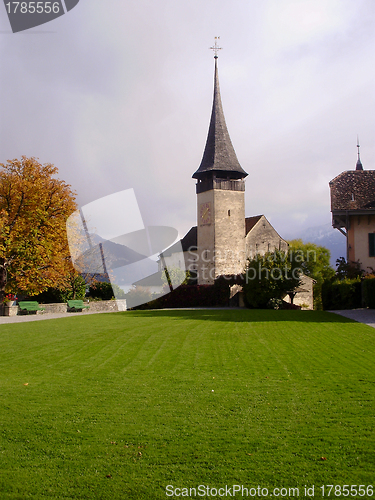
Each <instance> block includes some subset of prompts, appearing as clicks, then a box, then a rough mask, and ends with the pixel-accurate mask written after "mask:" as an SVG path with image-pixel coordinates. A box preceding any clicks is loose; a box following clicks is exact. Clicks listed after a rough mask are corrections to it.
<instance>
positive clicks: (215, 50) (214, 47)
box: [210, 36, 222, 59]
mask: <svg viewBox="0 0 375 500" xmlns="http://www.w3.org/2000/svg"><path fill="white" fill-rule="evenodd" d="M218 40H220V37H219V36H215V45H214V46H213V47H210V50H213V51H214V53H215V55H214V58H215V59H217V58H218V57H219V56H218V55H217V54H218V52H219V50H222V47H219V46H218V44H217V42H218Z"/></svg>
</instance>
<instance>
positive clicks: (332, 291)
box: [322, 278, 362, 310]
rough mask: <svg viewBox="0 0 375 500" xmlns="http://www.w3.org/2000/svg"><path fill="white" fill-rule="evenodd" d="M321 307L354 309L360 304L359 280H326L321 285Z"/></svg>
mask: <svg viewBox="0 0 375 500" xmlns="http://www.w3.org/2000/svg"><path fill="white" fill-rule="evenodd" d="M322 302H323V308H324V309H325V310H327V309H356V308H358V307H361V306H362V294H361V281H360V279H359V278H356V279H344V280H341V281H335V282H333V283H332V282H329V281H326V282H325V283H323V286H322Z"/></svg>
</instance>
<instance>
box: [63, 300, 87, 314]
mask: <svg viewBox="0 0 375 500" xmlns="http://www.w3.org/2000/svg"><path fill="white" fill-rule="evenodd" d="M68 309H69V310H70V311H72V312H77V311H82V309H90V306H85V305H84V303H83V300H68Z"/></svg>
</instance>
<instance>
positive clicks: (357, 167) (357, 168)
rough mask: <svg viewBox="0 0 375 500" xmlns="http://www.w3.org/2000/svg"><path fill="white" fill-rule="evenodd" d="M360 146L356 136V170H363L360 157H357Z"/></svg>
mask: <svg viewBox="0 0 375 500" xmlns="http://www.w3.org/2000/svg"><path fill="white" fill-rule="evenodd" d="M360 147H361V146H360V145H359V137H358V135H357V148H358V160H357V165H356V167H355V169H356V170H363V166H362V162H361V158H360V155H359V148H360Z"/></svg>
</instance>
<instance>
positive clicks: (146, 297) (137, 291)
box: [125, 286, 152, 309]
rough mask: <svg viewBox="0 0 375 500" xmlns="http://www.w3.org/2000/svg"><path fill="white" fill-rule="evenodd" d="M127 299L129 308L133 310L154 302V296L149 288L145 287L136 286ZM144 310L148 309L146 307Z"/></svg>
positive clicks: (127, 295) (128, 293) (126, 296)
mask: <svg viewBox="0 0 375 500" xmlns="http://www.w3.org/2000/svg"><path fill="white" fill-rule="evenodd" d="M125 298H126V306H127V308H128V309H131V308H134V307H137V306H140V307H141V306H142V305H144V304H147V303H148V302H150V301H151V300H152V295H151V292H150V290H149V289H148V288H145V287H143V286H135V287H133V288H132V289H131V290H129V291H128V292H127V294H126V295H125ZM144 308H148V307H147V306H145V307H144Z"/></svg>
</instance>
